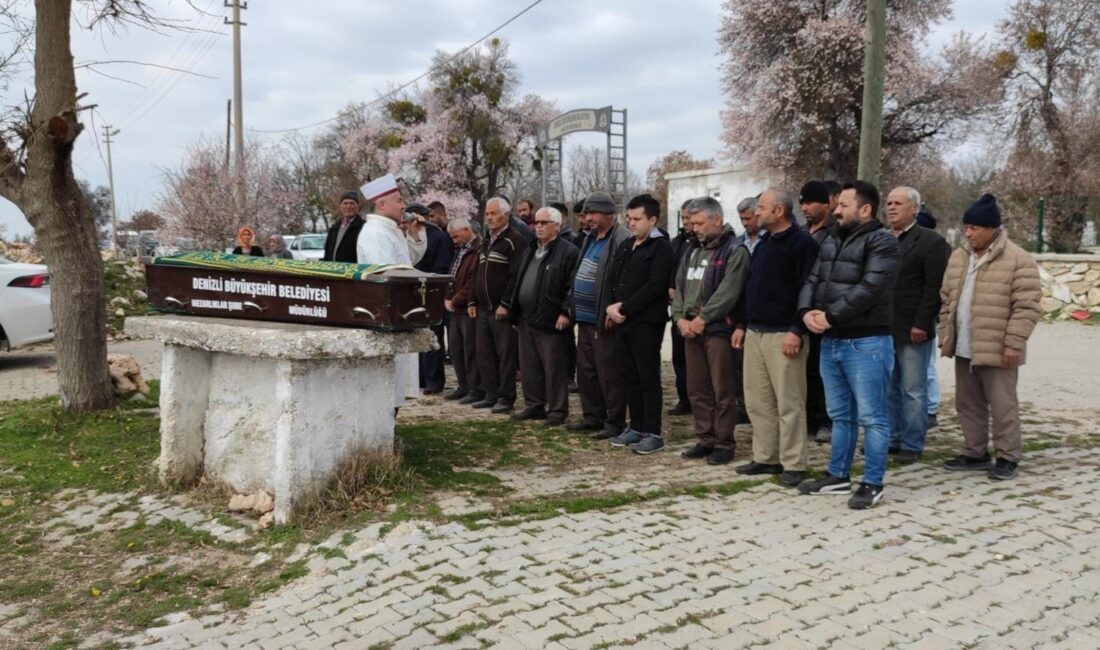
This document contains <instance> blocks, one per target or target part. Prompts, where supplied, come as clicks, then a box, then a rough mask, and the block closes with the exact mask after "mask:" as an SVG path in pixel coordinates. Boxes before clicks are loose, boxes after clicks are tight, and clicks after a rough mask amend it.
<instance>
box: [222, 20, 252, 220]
mask: <svg viewBox="0 0 1100 650" xmlns="http://www.w3.org/2000/svg"><path fill="white" fill-rule="evenodd" d="M225 6H226V7H229V8H231V9H233V19H232V20H230V19H228V18H226V19H225V24H227V25H233V102H232V103H233V130H234V135H235V136H236V137H235V138H234V145H235V148H236V162H235V165H234V167H235V168H234V170H233V178H234V182H235V186H236V192H234V199H235V202H236V208H237V225H238V226H239V225H241V224H242V223H243V222H244V185H245V183H244V104H243V103H242V102H241V95H242V90H241V26H243V25H244V24H245V23H242V22H241V10H242V9H248V3H247V2H244V1H243V0H225Z"/></svg>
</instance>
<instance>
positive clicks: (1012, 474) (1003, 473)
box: [989, 458, 1016, 481]
mask: <svg viewBox="0 0 1100 650" xmlns="http://www.w3.org/2000/svg"><path fill="white" fill-rule="evenodd" d="M989 478H991V479H993V480H995V481H1007V480H1009V479H1014V478H1016V463H1014V462H1012V461H1011V460H1005V459H1004V458H998V459H997V462H996V463H995V464H994V465H993V469H991V470H989Z"/></svg>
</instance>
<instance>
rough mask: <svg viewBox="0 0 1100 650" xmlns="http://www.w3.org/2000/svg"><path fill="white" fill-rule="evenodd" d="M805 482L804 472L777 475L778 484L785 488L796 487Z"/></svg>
mask: <svg viewBox="0 0 1100 650" xmlns="http://www.w3.org/2000/svg"><path fill="white" fill-rule="evenodd" d="M805 480H806V472H795V471H790V472H783V473H782V474H780V475H779V484H780V485H782V486H785V487H798V486H799V485H801V484H802V481H805Z"/></svg>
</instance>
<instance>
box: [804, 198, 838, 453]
mask: <svg viewBox="0 0 1100 650" xmlns="http://www.w3.org/2000/svg"><path fill="white" fill-rule="evenodd" d="M830 182H831V183H832V184H833V185H836V182H833V181H829V182H823V181H807V182H806V184H805V185H803V186H802V189H801V190H800V191H799V193H798V203H799V206H800V207H801V209H802V216H803V218H804V219H805V220H806V224H805V225H804V226H802V230H804V231H805V232H807V233H809V234H810V235H811V236H812V237H813V238H814V241H816V242H817V245H818V246H820V245H821V244H824V243H825V238H826V237H828V236H829V235H831V234H833V232H835V231H836V215H834V214H833V212H834V208H835V207H836V197H835V196H834V192H833V191H832V190H831V189H830V187H829V183H830ZM839 193H840V188H839V186H838V187H837V188H836V194H839ZM809 337H810V356H809V357H808V358H807V359H806V434H807V435H808V436H809V437H810V438H813V439H814V441H815V442H819V443H822V444H824V443H827V442H829V438H830V436H831V435H832V430H833V423H832V421H831V420H829V414H828V412H827V411H826V410H825V386H824V384H822V383H821V370H820V368H821V336H820V335H819V334H815V333H814V332H810V333H809Z"/></svg>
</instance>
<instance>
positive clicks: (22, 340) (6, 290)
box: [0, 257, 53, 348]
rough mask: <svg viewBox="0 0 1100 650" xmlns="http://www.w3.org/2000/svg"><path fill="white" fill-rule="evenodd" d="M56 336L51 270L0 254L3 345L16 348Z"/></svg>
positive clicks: (0, 305)
mask: <svg viewBox="0 0 1100 650" xmlns="http://www.w3.org/2000/svg"><path fill="white" fill-rule="evenodd" d="M52 338H53V315H52V314H51V313H50V273H49V270H48V269H47V268H46V267H45V266H43V265H42V264H17V263H15V262H12V261H11V260H8V259H5V258H3V257H0V347H2V346H3V345H4V344H6V345H7V347H8V348H17V347H19V346H22V345H29V344H31V343H37V342H39V341H48V340H49V339H52Z"/></svg>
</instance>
